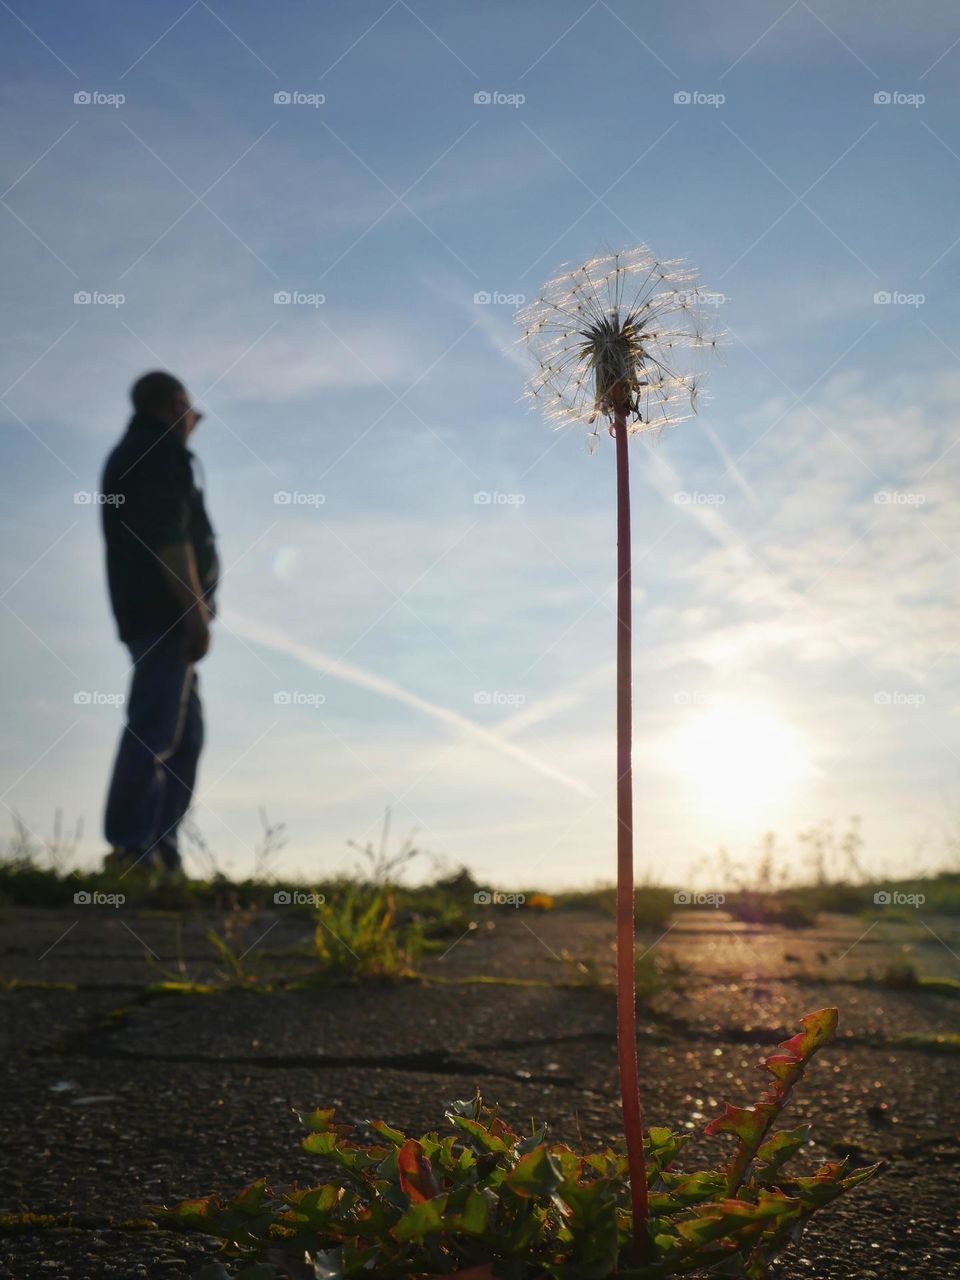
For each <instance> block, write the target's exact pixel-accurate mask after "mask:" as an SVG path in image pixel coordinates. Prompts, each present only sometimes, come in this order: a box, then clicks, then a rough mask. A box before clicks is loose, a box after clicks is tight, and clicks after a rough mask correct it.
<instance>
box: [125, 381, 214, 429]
mask: <svg viewBox="0 0 960 1280" xmlns="http://www.w3.org/2000/svg"><path fill="white" fill-rule="evenodd" d="M130 399H131V400H132V401H133V407H134V410H135V411H136V412H137V413H144V414H148V415H149V416H150V417H152V418H157V419H158V420H159V421H160V422H163V423H165V424H166V425H167V426H168V427H173V428H174V429H175V430H176V431H177V432H178V433H179V434H180V435H181V436H182V437H183V438H184V440H186V438H187V436H189V435H190V433H191V431H193V429H194V428H195V427H196V425H197V423H198V422H199V421H200V419H201V418H202V417H203V414H202V413H200V412H199V411H198V410H197V409H194V407H193V404H192V403H191V400H190V395H189V393H188V391H187V388H186V387H185V386H184V385H183V383H182V382H181V381H180V379H179V378H175V377H174V376H173V374H172V373H164V372H163V371H161V370H156V371H154V372H153V373H145V374H144V375H143V377H142V378H138V379H137V380H136V382H135V383H134V384H133V386H132V387H131V388H130Z"/></svg>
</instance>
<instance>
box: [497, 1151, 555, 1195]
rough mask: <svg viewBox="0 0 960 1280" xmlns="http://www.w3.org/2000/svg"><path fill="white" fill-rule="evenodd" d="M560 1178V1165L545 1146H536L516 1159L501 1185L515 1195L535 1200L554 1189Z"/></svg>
mask: <svg viewBox="0 0 960 1280" xmlns="http://www.w3.org/2000/svg"><path fill="white" fill-rule="evenodd" d="M562 1179H563V1174H562V1172H561V1170H560V1166H559V1165H558V1164H557V1162H556V1160H554V1158H553V1156H552V1155H551V1154H550V1152H549V1151H548V1150H547V1148H546V1147H537V1149H536V1150H535V1151H530V1152H528V1153H527V1155H525V1156H522V1157H521V1158H520V1160H518V1161H517V1164H516V1166H515V1167H514V1168H513V1169H512V1170H511V1171H510V1173H509V1174H507V1176H506V1177H505V1178H504V1180H503V1183H502V1185H503V1186H504V1187H509V1188H510V1190H511V1191H512V1192H514V1194H515V1195H518V1196H523V1197H525V1198H526V1199H533V1200H536V1199H539V1198H541V1197H542V1196H549V1195H550V1194H551V1192H553V1191H556V1189H557V1187H559V1185H560V1183H561V1181H562Z"/></svg>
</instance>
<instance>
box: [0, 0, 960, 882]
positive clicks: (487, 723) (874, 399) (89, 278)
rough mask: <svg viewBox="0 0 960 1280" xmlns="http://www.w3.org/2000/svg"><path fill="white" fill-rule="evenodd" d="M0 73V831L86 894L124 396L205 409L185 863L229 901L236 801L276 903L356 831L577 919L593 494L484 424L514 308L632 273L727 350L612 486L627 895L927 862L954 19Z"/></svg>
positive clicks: (288, 40)
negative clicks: (219, 573)
mask: <svg viewBox="0 0 960 1280" xmlns="http://www.w3.org/2000/svg"><path fill="white" fill-rule="evenodd" d="M0 28H2V32H3V40H2V47H3V53H2V55H0V57H2V60H3V63H4V76H3V84H4V88H3V90H2V99H0V101H2V110H3V114H4V116H5V122H4V123H5V128H4V131H3V137H4V142H3V144H2V155H3V169H2V190H3V196H2V204H0V226H2V231H3V234H2V241H0V254H2V269H3V279H4V282H5V290H4V302H5V308H6V326H5V332H6V342H5V343H4V345H3V348H2V350H0V391H2V398H0V450H2V467H0V474H2V477H3V479H2V484H3V488H4V494H3V504H2V516H0V519H2V525H3V537H2V543H0V547H2V550H0V557H2V564H0V584H2V585H0V597H2V602H3V604H4V608H3V609H2V610H0V643H2V653H3V660H4V670H5V673H6V675H7V679H6V680H4V682H3V692H2V708H0V709H2V716H3V724H4V726H5V730H6V731H5V733H4V735H3V740H2V748H0V749H2V776H3V778H4V782H3V804H4V805H5V806H7V808H6V810H5V811H4V812H5V816H6V817H7V818H10V817H11V813H12V811H16V812H17V813H18V814H20V815H21V817H22V818H23V820H24V821H25V822H26V823H27V824H28V825H29V826H30V827H31V828H32V829H33V830H35V831H36V832H37V833H38V834H39V835H44V834H47V833H48V832H49V829H50V827H51V825H52V820H53V812H54V809H55V808H56V807H57V806H60V807H62V808H63V810H64V812H65V814H66V816H67V818H68V819H69V820H72V819H74V818H75V817H77V816H82V817H83V818H84V820H85V823H86V831H85V836H84V840H83V846H82V854H81V856H82V858H83V860H84V861H86V862H93V861H94V860H95V859H96V858H98V857H99V856H100V855H101V853H102V852H103V846H102V842H101V841H100V838H99V824H100V813H101V804H102V795H103V791H104V787H105V778H106V773H107V770H108V767H109V763H110V757H111V753H112V750H113V746H114V741H115V738H116V735H117V732H118V729H119V724H120V712H119V710H118V708H117V706H116V705H113V704H114V702H115V700H116V695H117V694H120V693H122V692H123V691H124V688H125V683H126V678H127V677H126V672H127V663H126V661H125V654H124V651H123V649H122V648H121V647H120V646H119V644H118V642H117V641H116V640H115V638H114V635H113V630H112V623H111V621H110V618H109V615H108V612H107V606H106V599H105V592H104V584H103V570H102V552H101V548H100V543H99V528H98V511H97V508H96V505H95V504H94V503H89V504H85V503H83V502H77V501H76V500H75V495H76V494H78V493H88V492H92V491H95V489H96V484H97V476H98V472H99V468H100V466H101V463H102V459H103V456H104V455H105V453H106V452H107V450H108V449H109V447H110V446H111V444H112V443H113V442H114V440H115V439H116V438H117V436H118V435H119V433H120V431H121V430H122V427H123V425H124V422H125V419H126V416H127V405H126V394H127V388H128V386H129V384H130V382H131V381H132V380H133V378H134V377H135V376H136V375H137V374H139V373H140V372H143V371H144V370H145V369H147V368H150V367H154V366H156V365H161V366H167V367H169V368H171V369H173V370H174V371H176V372H177V373H178V374H180V375H182V376H183V377H184V378H185V380H186V381H187V383H188V385H189V386H190V388H191V390H192V391H193V393H194V394H195V396H196V397H197V398H198V399H199V400H200V402H201V403H202V405H203V407H204V408H205V409H206V411H207V414H208V416H207V419H206V420H205V422H204V424H203V426H202V428H201V430H200V432H199V434H198V437H197V439H196V449H197V452H198V454H199V456H200V458H201V459H202V463H203V466H204V468H205V471H206V476H207V490H208V499H209V505H210V509H211V513H212V516H213V519H214V524H215V526H216V528H217V531H218V535H219V539H220V543H221V550H222V556H223V560H224V563H225V565H226V568H227V572H226V577H225V579H224V582H223V586H222V591H221V603H222V610H223V614H222V619H221V623H220V625H219V626H218V628H217V633H216V638H215V645H214V650H213V652H212V654H211V656H210V659H209V661H208V662H206V663H204V664H203V667H202V673H201V680H202V685H203V689H204V694H205V701H206V707H207V715H208V723H209V745H208V750H207V754H206V756H205V760H204V764H203V770H202V778H201V787H200V794H199V800H198V804H197V809H196V818H197V822H198V824H199V826H200V828H201V830H202V831H203V834H204V836H205V838H206V839H207V841H208V842H209V844H210V845H211V846H212V847H213V848H214V849H215V850H217V851H218V853H219V855H220V856H221V858H222V861H223V863H224V864H225V865H226V866H227V867H228V868H229V869H230V870H232V871H234V872H237V873H243V872H246V871H249V870H251V869H252V868H253V866H254V849H255V844H256V839H257V831H258V817H257V811H258V807H259V806H261V805H262V806H265V807H266V809H267V812H268V814H269V816H270V818H271V820H274V821H284V822H286V823H287V825H288V828H289V835H290V843H289V846H288V848H287V850H286V851H285V853H284V855H283V856H282V858H281V859H280V862H279V865H282V867H283V869H285V870H288V871H297V872H299V873H301V874H303V875H304V876H305V877H307V878H309V877H310V876H312V875H320V874H324V873H326V872H328V871H330V870H331V869H334V868H340V867H344V866H349V865H351V864H352V861H353V858H352V855H351V854H350V852H349V851H348V850H347V848H346V840H347V839H348V838H351V837H352V838H355V839H360V840H362V839H364V838H365V837H366V836H367V835H368V834H370V833H371V832H372V831H374V830H375V829H376V827H377V825H378V823H379V821H380V816H381V814H382V812H383V810H384V808H385V807H386V806H391V807H392V809H393V811H394V824H395V828H396V829H397V830H398V831H400V832H405V831H407V830H410V829H413V828H416V829H418V830H419V832H420V835H419V837H418V839H419V841H420V842H421V843H422V844H423V845H424V846H425V847H426V848H428V849H430V850H431V851H432V852H433V853H434V854H435V855H437V856H438V857H440V858H441V859H443V860H445V862H446V863H447V864H448V865H456V864H457V863H460V862H465V863H467V864H468V865H469V866H471V868H473V869H474V870H475V872H476V874H477V875H478V876H479V877H480V878H482V879H487V880H489V881H490V882H491V883H493V884H496V885H505V886H509V885H511V884H512V885H516V884H517V883H533V882H539V883H542V884H547V885H559V884H584V883H589V882H592V881H594V880H596V879H611V878H612V876H613V831H614V821H613V808H612V806H613V790H612V777H613V745H614V744H613V702H612V699H613V674H614V673H613V639H614V632H613V615H612V612H611V610H612V607H613V585H614V558H613V557H614V524H613V521H614V509H613V493H614V491H613V451H612V448H611V447H609V443H607V444H605V445H604V446H602V447H601V448H600V450H599V451H598V452H597V453H596V454H594V455H593V456H590V455H589V454H588V452H587V450H586V447H585V442H584V440H583V438H582V436H581V435H579V434H578V433H576V432H569V433H551V432H550V431H549V430H548V428H547V427H546V426H545V425H544V424H543V423H542V422H541V421H540V420H539V419H538V417H537V416H536V415H535V414H533V413H531V412H529V411H528V410H527V409H526V408H525V406H524V405H523V404H522V403H520V396H521V393H522V390H523V384H524V378H525V376H526V374H527V372H528V371H529V366H528V365H527V363H526V357H525V355H524V353H523V351H522V350H521V349H519V348H518V347H517V346H516V345H515V333H514V329H513V324H512V312H513V310H514V307H513V305H512V299H514V298H515V297H518V296H525V297H527V298H529V297H531V296H533V295H535V293H536V291H537V289H538V287H539V285H540V284H541V282H542V281H543V279H545V278H546V277H547V276H548V275H549V274H550V273H552V271H553V270H554V269H555V268H556V267H557V266H558V265H559V264H560V263H561V262H564V261H577V260H580V259H582V258H585V257H590V256H592V255H593V254H595V253H596V252H598V251H603V250H604V249H607V248H620V247H625V246H630V245H633V244H636V243H639V242H641V241H646V242H648V243H650V244H651V245H652V246H653V247H654V248H655V250H656V251H657V252H658V253H659V254H661V255H663V256H664V257H668V258H672V257H688V258H690V259H691V260H692V261H693V262H694V263H696V264H697V266H698V267H699V268H700V270H701V273H702V278H703V281H704V284H705V286H706V288H707V289H709V290H711V291H714V292H715V293H716V294H717V295H719V298H718V301H717V303H716V310H717V313H718V317H719V320H720V322H721V323H722V324H723V325H724V326H725V327H726V329H727V330H728V332H729V339H728V342H727V344H726V347H725V350H724V356H723V360H722V362H718V363H717V365H716V367H715V368H714V369H712V370H711V375H710V390H711V399H710V400H709V402H708V403H707V404H706V405H705V406H704V407H703V408H702V409H701V413H700V416H699V418H697V419H696V420H694V421H691V422H688V423H685V424H683V425H681V426H680V427H678V428H677V429H676V430H675V431H673V432H671V433H670V434H669V435H666V436H664V437H663V438H662V439H661V440H660V441H659V442H658V443H655V444H647V443H646V442H645V441H637V442H635V444H634V446H633V447H632V449H633V451H632V459H633V468H634V504H635V528H634V537H635V554H636V557H637V562H638V563H637V570H636V579H637V581H636V595H635V611H636V659H635V664H636V704H637V710H636V715H637V726H636V728H637V738H636V757H637V776H636V788H637V808H638V834H639V839H638V867H639V873H640V874H641V875H649V876H651V877H654V878H657V879H660V880H667V881H671V882H676V883H686V882H691V883H693V882H695V883H697V884H698V885H706V886H709V885H711V884H713V883H715V882H716V878H717V877H718V875H719V870H718V865H719V864H718V861H717V852H716V851H717V849H718V847H719V846H720V845H725V846H726V847H727V848H728V849H730V850H731V852H732V853H733V854H734V855H735V856H737V857H740V858H743V859H749V858H750V857H751V855H752V851H753V850H755V848H756V845H757V841H758V838H759V836H760V834H761V833H762V832H763V831H764V830H766V829H768V828H773V829H776V830H777V832H778V833H779V835H780V836H781V838H782V843H783V848H784V853H785V860H786V861H785V867H786V869H787V870H788V871H789V872H790V873H791V874H799V873H800V871H801V870H802V866H801V863H800V861H799V859H800V854H799V853H798V852H797V850H798V848H799V846H798V844H797V841H796V839H795V836H796V833H797V831H799V830H801V829H804V828H808V827H810V826H811V825H813V824H814V823H816V822H819V821H821V820H826V819H831V818H832V819H833V820H834V821H835V822H836V823H838V824H842V823H843V822H844V821H845V819H846V816H847V815H849V814H853V813H858V814H861V815H862V816H863V827H864V836H865V839H866V852H865V860H866V862H867V863H868V864H869V865H870V866H871V867H872V868H873V869H875V870H877V871H883V872H890V873H893V872H894V871H897V872H901V873H905V872H909V871H913V870H916V869H918V868H924V867H930V866H934V865H938V864H939V863H940V862H942V861H943V859H944V858H945V857H946V856H947V855H946V851H945V843H944V842H945V833H946V832H948V831H949V829H950V828H951V826H952V822H953V819H954V816H955V813H956V808H957V804H958V800H960V796H958V790H957V787H956V783H955V778H956V772H957V764H958V759H960V739H958V733H957V729H958V719H957V697H956V687H957V681H956V677H957V662H956V635H957V622H958V618H957V610H956V607H955V601H954V596H955V587H956V581H957V555H958V552H960V546H958V540H957V521H956V518H955V514H954V512H953V510H952V499H953V498H954V495H955V494H956V491H957V487H958V480H960V447H958V423H957V417H956V411H955V401H956V392H957V390H958V388H960V335H958V332H957V319H958V315H957V301H956V288H955V283H956V279H957V273H958V270H960V243H958V241H957V224H956V217H955V210H956V208H957V207H958V202H960V131H958V128H957V120H958V119H960V114H958V110H957V108H958V89H957V82H958V77H957V68H958V64H960V43H956V42H957V41H958V40H960V13H957V12H956V10H955V9H954V8H953V7H952V6H948V5H947V4H945V3H921V4H919V5H918V6H915V7H914V8H913V9H912V10H911V11H910V14H909V15H906V14H905V13H904V11H903V10H902V9H901V8H900V7H899V6H895V5H893V4H877V3H866V0H864V2H863V3H847V4H842V5H840V4H837V3H826V2H825V0H820V2H819V3H816V4H807V3H806V2H805V0H797V2H796V3H792V4H786V3H778V4H776V5H770V4H761V3H737V2H734V3H731V4H728V5H724V6H722V7H721V6H718V5H715V4H710V3H694V2H691V0H685V2H684V3H681V4H677V5H670V6H667V5H657V6H654V5H648V4H628V3H625V0H619V2H618V3H609V4H608V3H606V2H605V0H597V2H596V3H592V4H587V3H586V0H577V2H576V3H574V2H572V0H554V3H551V4H549V5H547V4H546V3H510V4H507V3H487V4H484V5H477V4H469V3H466V2H465V0H448V2H447V3H443V4H441V3H437V0H416V2H414V0H411V2H410V3H407V2H406V0H395V2H394V3H390V2H389V0H380V2H378V3H366V2H365V0H364V2H361V3H353V4H350V5H341V6H319V5H317V4H307V3H293V2H291V0H283V2H282V3H278V4H276V5H270V6H266V5H261V4H255V3H253V2H252V0H234V2H233V3H231V4H230V5H226V4H223V3H222V0H221V2H220V3H210V4H208V3H206V0H196V3H193V4H190V5H189V6H188V5H187V4H186V3H182V2H178V3H166V2H163V3H156V4H153V5H150V6H145V5H126V6H122V7H118V6H116V5H110V4H106V3H100V4H97V3H89V4H84V5H83V6H77V5H76V4H70V3H57V2H53V3H49V4H47V5H45V6H44V7H43V9H42V11H38V10H36V9H33V8H29V9H28V8H27V6H25V5H17V4H13V5H9V6H8V5H7V4H3V5H2V7H0ZM77 94H80V95H88V96H89V97H90V98H91V99H92V100H91V101H87V102H84V101H82V100H81V101H75V95H77ZM277 94H280V95H284V94H286V95H290V97H291V98H292V99H293V100H292V101H289V102H284V101H275V95H277ZM117 95H122V97H123V101H121V102H118V100H117ZM317 95H323V101H322V102H318V101H317ZM476 95H481V96H482V95H488V96H489V97H490V98H491V99H492V100H491V101H483V100H480V101H477V100H475V99H476ZM878 95H879V98H878ZM685 96H686V97H687V98H689V99H690V100H689V101H684V97H685ZM283 292H286V293H290V294H294V295H297V296H298V297H301V301H299V302H293V303H290V304H287V305H283V304H278V303H276V302H275V300H274V299H275V295H276V294H277V293H283ZM78 293H80V294H82V293H89V294H91V295H94V296H95V297H96V299H97V300H96V301H94V302H91V303H88V304H83V303H77V302H75V300H74V299H75V295H76V294H78ZM118 295H121V296H122V301H120V299H119V298H118ZM477 295H481V297H482V296H484V295H489V296H491V297H492V299H493V300H492V301H489V302H483V301H477V300H476V298H477ZM878 296H879V298H880V300H879V301H878V300H877V299H878ZM320 297H322V302H321V301H320ZM885 297H889V298H890V300H889V301H884V300H883V299H884V298H885ZM278 494H287V495H294V496H293V497H292V498H291V500H290V501H287V502H284V501H278V500H277V495H278ZM478 494H493V495H497V496H496V497H495V498H494V500H492V501H489V502H483V501H480V502H478V501H477V500H476V495H478ZM678 495H680V496H679V497H678ZM685 499H689V500H685ZM77 694H90V695H91V697H90V699H89V701H86V702H83V701H81V702H77V701H76V697H77Z"/></svg>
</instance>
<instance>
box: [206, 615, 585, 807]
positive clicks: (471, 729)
mask: <svg viewBox="0 0 960 1280" xmlns="http://www.w3.org/2000/svg"><path fill="white" fill-rule="evenodd" d="M224 622H225V624H226V625H227V626H228V627H229V628H230V629H231V630H232V631H236V632H237V634H238V635H241V636H243V637H244V639H246V640H252V641H253V642H254V643H255V644H262V645H263V646H264V647H265V648H267V649H272V650H274V651H275V652H276V653H285V654H287V655H288V656H289V657H291V658H296V659H297V661H298V662H302V663H303V665H304V666H305V667H310V668H311V669H312V670H314V671H319V672H322V673H323V675H326V676H333V677H334V678H335V679H338V680H344V681H346V682H347V683H348V684H354V685H357V686H358V687H359V688H361V689H369V690H370V691H371V692H372V693H379V694H381V695H382V696H383V697H385V698H392V699H393V701H394V702H401V703H403V704H404V706H407V707H413V709H414V710H415V711H420V712H422V713H423V714H424V715H427V716H430V717H432V719H434V720H439V721H440V723H441V724H445V725H446V726H447V727H448V728H451V729H455V730H457V732H459V733H462V734H465V735H466V736H467V737H470V738H473V739H474V740H475V741H477V742H482V743H484V744H486V746H488V747H492V748H493V749H494V750H495V751H498V752H499V753H500V754H501V755H504V756H509V757H510V758H511V759H512V760H517V761H519V762H520V763H521V764H524V765H526V767H527V768H528V769H532V770H533V771H534V773H539V774H540V775H541V776H542V777H544V778H550V779H552V780H553V781H554V782H559V783H561V784H562V785H563V786H565V787H567V788H569V790H571V791H576V792H577V793H578V794H579V795H582V796H588V797H589V798H590V799H595V798H596V793H595V792H594V791H592V790H591V788H590V787H588V786H587V785H586V783H584V782H581V780H580V779H579V778H574V777H571V776H570V774H568V773H564V772H563V771H562V770H561V769H555V768H554V767H553V765H551V764H548V763H547V762H546V761H545V760H541V759H540V758H539V757H538V756H535V755H533V754H532V752H530V751H527V750H525V749H524V748H523V747H520V746H517V744H516V743H515V742H510V741H509V740H508V739H506V738H504V737H502V736H501V735H500V734H499V733H497V732H496V730H494V729H485V728H484V727H483V726H482V725H479V724H475V723H474V721H473V720H470V719H468V718H467V717H466V716H463V715H461V714H460V713H459V712H458V711H451V710H450V709H449V708H448V707H441V706H438V705H437V704H436V703H435V702H429V701H428V700H427V699H426V698H421V697H420V695H419V694H416V693H411V692H410V690H409V689H404V688H403V687H402V686H401V685H398V684H395V683H394V682H393V681H392V680H388V679H386V677H384V676H379V675H377V674H376V672H374V671H367V670H365V669H364V668H363V667H357V666H354V664H353V663H352V662H344V661H343V660H342V659H340V658H333V657H330V655H329V654H326V653H324V652H323V651H322V650H320V649H315V648H313V646H312V645H306V644H301V643H300V641H298V640H291V639H290V637H289V636H286V635H284V634H283V633H282V632H279V631H275V630H274V629H273V628H272V627H267V626H264V625H263V624H262V623H260V622H252V621H250V619H249V618H244V617H242V616H241V615H239V614H236V613H228V614H227V615H226V617H225V619H224Z"/></svg>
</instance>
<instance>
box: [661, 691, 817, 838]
mask: <svg viewBox="0 0 960 1280" xmlns="http://www.w3.org/2000/svg"><path fill="white" fill-rule="evenodd" d="M689 714H690V718H689V719H688V720H686V721H685V722H684V724H683V725H682V726H681V727H680V728H679V729H677V730H676V731H675V732H674V733H673V735H672V736H671V738H670V740H669V742H668V745H667V752H666V756H667V763H668V765H669V767H670V769H671V771H672V772H673V773H675V774H676V775H678V776H679V777H680V779H681V780H682V783H683V784H684V786H685V787H686V788H687V789H688V790H689V791H690V793H691V797H692V798H693V799H694V801H695V803H696V804H697V806H698V807H701V808H703V809H705V810H709V811H710V812H711V813H713V814H718V815H721V816H724V817H729V818H741V819H743V820H744V821H745V822H748V823H749V822H751V821H758V820H760V819H762V818H763V816H764V815H766V814H767V813H769V811H770V810H771V809H773V808H775V807H776V806H777V805H778V804H781V803H783V802H784V801H785V800H787V799H789V797H790V796H791V795H792V794H793V792H795V791H796V790H797V788H798V787H799V786H800V785H801V784H802V783H803V782H805V781H806V780H807V779H808V778H809V777H811V776H812V775H813V772H814V770H813V766H812V764H811V761H810V753H809V748H808V746H807V743H806V742H805V740H804V738H803V735H802V734H801V733H799V732H798V731H797V730H796V729H795V728H794V727H793V725H791V724H790V723H789V721H787V720H785V719H784V718H783V717H782V716H781V715H779V714H778V713H777V712H775V711H773V710H771V709H769V708H766V707H762V706H756V705H752V704H750V703H740V702H725V703H721V704H719V705H716V706H712V707H708V708H704V709H702V710H692V711H691V712H690V713H689Z"/></svg>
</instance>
